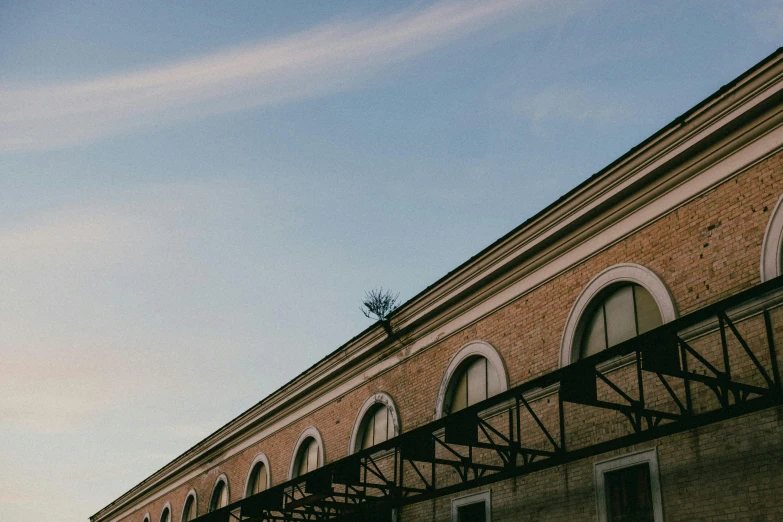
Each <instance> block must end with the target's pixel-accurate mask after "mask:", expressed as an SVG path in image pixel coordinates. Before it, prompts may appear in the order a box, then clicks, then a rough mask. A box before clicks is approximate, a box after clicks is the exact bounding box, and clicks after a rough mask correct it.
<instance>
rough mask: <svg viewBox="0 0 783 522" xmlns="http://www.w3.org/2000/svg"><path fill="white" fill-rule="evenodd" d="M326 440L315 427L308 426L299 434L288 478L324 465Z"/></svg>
mask: <svg viewBox="0 0 783 522" xmlns="http://www.w3.org/2000/svg"><path fill="white" fill-rule="evenodd" d="M324 461H325V456H324V442H323V439H322V438H321V434H320V433H319V432H318V430H317V429H316V428H315V427H310V428H307V429H306V430H304V431H303V432H302V434H301V435H299V440H297V441H296V445H295V446H294V454H293V458H292V459H291V467H289V468H288V478H289V479H293V478H296V477H299V476H302V475H304V474H305V473H309V472H311V471H313V470H314V469H316V468H320V467H321V466H323V465H324Z"/></svg>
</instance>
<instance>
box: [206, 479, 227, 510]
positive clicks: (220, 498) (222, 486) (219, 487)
mask: <svg viewBox="0 0 783 522" xmlns="http://www.w3.org/2000/svg"><path fill="white" fill-rule="evenodd" d="M227 505H228V482H227V481H226V478H225V475H221V476H220V478H218V480H217V483H216V484H215V489H213V490H212V497H211V498H210V500H209V511H210V512H211V511H215V510H216V509H220V508H222V507H226V506H227Z"/></svg>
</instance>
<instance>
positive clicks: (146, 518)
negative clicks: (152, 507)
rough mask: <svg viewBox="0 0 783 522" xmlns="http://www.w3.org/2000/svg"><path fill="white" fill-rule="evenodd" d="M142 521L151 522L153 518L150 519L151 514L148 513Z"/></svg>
mask: <svg viewBox="0 0 783 522" xmlns="http://www.w3.org/2000/svg"><path fill="white" fill-rule="evenodd" d="M141 520H142V522H150V521H151V520H152V518H151V517H150V512H149V511H147V512H146V513H144V518H142V519H141Z"/></svg>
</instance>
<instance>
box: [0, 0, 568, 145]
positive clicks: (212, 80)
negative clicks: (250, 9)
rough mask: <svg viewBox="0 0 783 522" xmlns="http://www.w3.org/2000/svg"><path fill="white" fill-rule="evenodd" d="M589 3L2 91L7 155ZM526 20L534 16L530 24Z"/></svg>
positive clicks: (351, 33)
mask: <svg viewBox="0 0 783 522" xmlns="http://www.w3.org/2000/svg"><path fill="white" fill-rule="evenodd" d="M581 3H582V2H570V3H568V5H566V6H564V5H562V4H560V3H558V2H553V3H552V4H549V3H547V2H542V1H541V0H491V1H484V2H441V3H437V4H434V5H432V6H430V7H428V8H426V9H423V10H419V11H406V12H403V13H401V14H397V15H395V16H390V17H387V18H383V19H380V20H362V21H347V22H346V21H343V22H333V23H328V24H322V25H319V26H315V27H313V28H311V29H309V30H306V31H303V32H300V33H297V34H293V35H288V36H284V37H281V38H278V39H276V40H271V41H266V42H263V43H259V44H256V45H250V46H245V47H242V48H236V49H232V50H227V51H222V52H218V53H215V54H211V55H207V56H202V57H199V58H194V59H191V60H187V61H183V62H178V63H172V64H169V65H165V66H159V67H155V68H149V69H145V70H140V71H135V72H128V73H124V74H118V75H114V76H108V77H104V78H99V79H93V80H88V81H82V82H77V83H68V84H59V85H50V86H9V85H6V86H0V151H3V150H4V151H15V150H34V149H44V148H52V147H61V146H67V145H73V144H79V143H84V142H89V141H92V140H95V139H100V138H102V137H104V136H107V135H112V134H116V133H121V132H126V131H130V130H133V129H137V128H144V127H148V126H151V125H156V124H161V123H163V124H165V123H169V122H172V121H176V120H179V119H189V118H196V117H201V116H205V115H209V114H219V113H225V112H229V111H234V110H239V109H243V108H250V107H263V106H269V105H273V104H279V103H283V102H289V101H292V100H298V99H303V98H308V97H313V96H318V95H324V94H328V93H332V92H336V91H340V90H345V89H351V88H356V87H357V86H361V85H363V84H364V83H365V82H366V81H367V80H368V79H369V78H372V77H374V76H375V75H377V74H378V73H379V72H382V71H383V69H384V68H385V67H388V66H389V65H391V64H394V63H399V62H401V61H404V60H407V59H410V58H413V57H416V56H420V55H422V54H424V53H427V52H429V51H432V50H435V49H437V48H440V47H443V46H445V45H446V44H448V43H450V42H453V41H456V40H458V39H460V38H464V37H466V36H468V35H470V34H473V33H475V32H477V31H480V30H482V29H486V28H487V27H489V26H491V25H492V24H495V23H497V22H499V21H501V20H504V19H507V18H508V17H509V16H511V15H514V14H522V13H525V14H529V15H530V16H529V20H528V21H529V22H533V21H535V22H536V23H540V22H541V20H542V17H543V19H544V20H545V21H546V20H548V19H550V18H551V19H553V20H562V19H563V18H564V17H567V16H568V15H569V13H570V12H572V11H573V10H574V9H575V8H577V7H578V6H579V5H580V4H581ZM526 18H527V17H526Z"/></svg>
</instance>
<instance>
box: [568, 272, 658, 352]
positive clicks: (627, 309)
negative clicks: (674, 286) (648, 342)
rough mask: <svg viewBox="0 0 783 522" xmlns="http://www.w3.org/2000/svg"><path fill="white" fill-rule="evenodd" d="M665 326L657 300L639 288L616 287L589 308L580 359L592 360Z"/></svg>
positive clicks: (635, 286) (602, 294)
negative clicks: (630, 340)
mask: <svg viewBox="0 0 783 522" xmlns="http://www.w3.org/2000/svg"><path fill="white" fill-rule="evenodd" d="M662 324H663V320H662V319H661V311H660V310H659V309H658V305H657V304H656V303H655V299H654V298H653V296H652V295H650V292H648V291H647V290H645V289H644V287H642V286H639V285H637V284H633V283H630V284H621V285H617V286H613V287H610V288H608V289H607V290H605V291H604V292H602V293H601V294H599V295H598V298H597V299H596V300H595V301H594V302H593V303H592V304H591V306H590V308H588V313H587V314H586V315H585V319H584V323H583V325H582V328H581V329H580V330H581V331H582V336H581V342H580V347H579V358H580V359H582V358H584V357H589V356H590V355H593V354H595V353H598V352H600V351H601V350H605V349H607V348H610V347H612V346H614V345H616V344H620V343H621V342H623V341H627V340H628V339H631V338H633V337H636V336H637V335H640V334H643V333H644V332H648V331H650V330H652V329H653V328H656V327H658V326H660V325H662Z"/></svg>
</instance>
